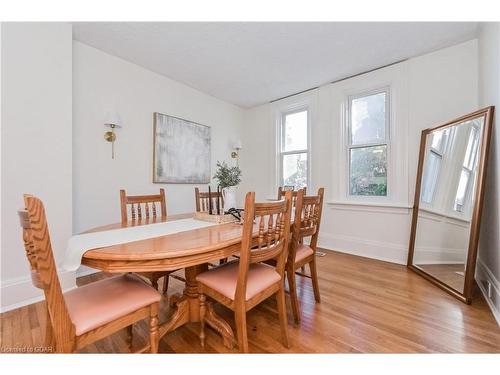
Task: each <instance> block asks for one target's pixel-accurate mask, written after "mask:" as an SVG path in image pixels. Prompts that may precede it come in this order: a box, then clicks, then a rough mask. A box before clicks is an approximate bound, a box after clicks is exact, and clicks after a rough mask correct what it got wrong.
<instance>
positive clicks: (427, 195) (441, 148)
mask: <svg viewBox="0 0 500 375" xmlns="http://www.w3.org/2000/svg"><path fill="white" fill-rule="evenodd" d="M449 135H450V129H443V130H439V131H436V132H433V133H432V140H431V147H430V149H429V154H428V158H427V160H426V162H425V163H426V165H425V168H424V175H423V178H422V192H421V193H420V200H421V201H422V202H424V203H427V204H431V203H432V202H433V200H434V196H435V193H436V189H437V185H438V181H439V174H440V172H441V164H442V163H443V156H444V153H445V150H446V144H447V141H448V137H449Z"/></svg>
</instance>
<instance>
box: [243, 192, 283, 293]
mask: <svg viewBox="0 0 500 375" xmlns="http://www.w3.org/2000/svg"><path fill="white" fill-rule="evenodd" d="M291 208H292V192H291V191H289V192H287V193H286V195H285V199H282V200H279V201H275V202H266V203H255V193H254V192H250V193H247V195H246V198H245V217H244V221H243V235H242V242H241V251H240V263H239V270H238V272H239V273H238V285H237V288H236V296H237V297H236V298H238V296H239V298H244V296H245V293H246V285H247V275H248V269H249V267H250V264H252V263H259V262H264V261H266V260H270V259H275V260H276V270H277V272H278V273H279V274H280V276H281V277H282V278H283V276H284V272H285V263H286V259H287V254H288V242H289V235H290V215H291ZM254 223H255V224H254ZM255 231H257V237H256V239H255V240H254V233H255ZM243 300H244V299H243Z"/></svg>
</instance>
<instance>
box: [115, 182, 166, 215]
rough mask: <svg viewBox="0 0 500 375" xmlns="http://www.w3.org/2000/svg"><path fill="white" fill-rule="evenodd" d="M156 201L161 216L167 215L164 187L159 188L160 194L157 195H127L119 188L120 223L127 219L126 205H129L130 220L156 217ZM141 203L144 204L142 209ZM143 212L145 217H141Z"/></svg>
mask: <svg viewBox="0 0 500 375" xmlns="http://www.w3.org/2000/svg"><path fill="white" fill-rule="evenodd" d="M156 203H159V205H160V208H161V217H162V218H165V217H167V203H166V198H165V190H164V189H160V194H158V195H127V194H126V193H125V190H123V189H122V190H120V204H121V213H122V223H126V222H127V221H128V220H129V219H128V217H129V216H128V207H130V217H131V220H132V221H135V220H139V221H140V220H143V219H146V220H149V219H151V218H152V219H156V218H157V216H158V215H157V214H158V211H157V209H156ZM142 205H144V209H143V207H142ZM150 205H151V209H150ZM143 214H144V216H145V217H143Z"/></svg>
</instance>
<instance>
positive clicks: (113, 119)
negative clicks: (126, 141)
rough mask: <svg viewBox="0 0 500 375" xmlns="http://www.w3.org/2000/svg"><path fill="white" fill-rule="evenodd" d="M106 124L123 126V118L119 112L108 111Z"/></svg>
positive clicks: (116, 126) (117, 126)
mask: <svg viewBox="0 0 500 375" xmlns="http://www.w3.org/2000/svg"><path fill="white" fill-rule="evenodd" d="M104 125H106V126H110V127H111V126H112V125H114V127H115V128H121V127H122V119H121V117H120V115H119V114H118V113H117V112H108V113H107V114H106V118H105V121H104Z"/></svg>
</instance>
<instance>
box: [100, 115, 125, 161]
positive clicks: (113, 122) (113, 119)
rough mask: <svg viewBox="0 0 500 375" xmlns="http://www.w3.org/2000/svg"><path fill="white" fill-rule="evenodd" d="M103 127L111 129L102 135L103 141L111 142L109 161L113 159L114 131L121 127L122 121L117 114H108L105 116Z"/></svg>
mask: <svg viewBox="0 0 500 375" xmlns="http://www.w3.org/2000/svg"><path fill="white" fill-rule="evenodd" d="M104 126H107V127H109V128H111V130H109V131H107V132H106V133H104V139H105V140H106V141H108V142H111V159H114V158H115V141H116V133H115V129H117V128H121V127H122V120H121V118H120V115H119V114H118V113H116V112H115V113H108V114H107V115H106V121H104Z"/></svg>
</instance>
